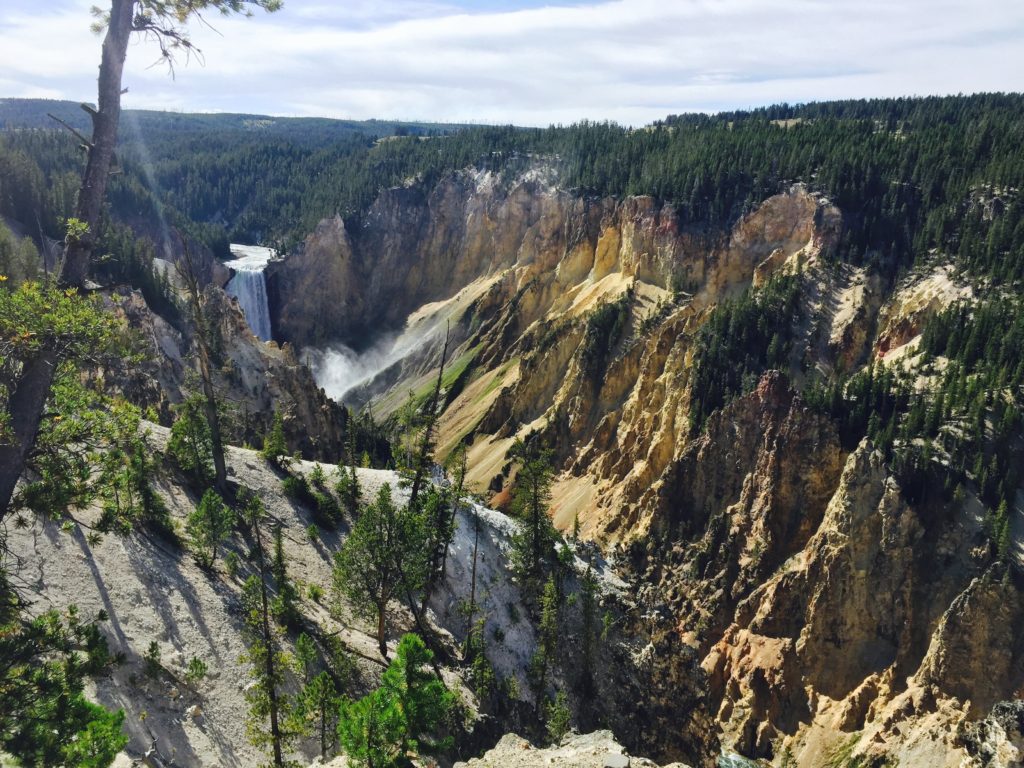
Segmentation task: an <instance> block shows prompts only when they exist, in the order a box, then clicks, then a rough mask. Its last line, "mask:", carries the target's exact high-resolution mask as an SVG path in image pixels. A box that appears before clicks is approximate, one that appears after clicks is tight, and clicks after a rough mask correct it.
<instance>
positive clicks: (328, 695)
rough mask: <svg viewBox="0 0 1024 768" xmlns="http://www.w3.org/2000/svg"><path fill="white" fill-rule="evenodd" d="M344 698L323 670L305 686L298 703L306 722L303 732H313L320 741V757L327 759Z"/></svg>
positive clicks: (300, 713) (297, 699)
mask: <svg viewBox="0 0 1024 768" xmlns="http://www.w3.org/2000/svg"><path fill="white" fill-rule="evenodd" d="M341 703H342V699H341V697H339V696H338V691H337V688H336V687H335V685H334V680H332V679H331V676H330V674H328V673H327V672H321V673H320V674H318V675H316V676H315V677H313V678H311V679H310V680H309V681H308V682H307V683H306V684H305V685H304V686H303V687H302V690H301V692H300V693H299V695H298V697H297V698H296V705H297V707H298V712H299V717H300V718H301V720H302V721H303V722H304V729H303V732H304V733H306V734H310V733H312V734H313V735H315V736H316V737H317V739H318V740H319V742H320V757H321V759H322V760H324V761H326V760H327V756H328V754H329V752H330V751H331V749H332V748H333V745H334V741H335V739H336V736H337V728H338V716H339V710H340V709H341Z"/></svg>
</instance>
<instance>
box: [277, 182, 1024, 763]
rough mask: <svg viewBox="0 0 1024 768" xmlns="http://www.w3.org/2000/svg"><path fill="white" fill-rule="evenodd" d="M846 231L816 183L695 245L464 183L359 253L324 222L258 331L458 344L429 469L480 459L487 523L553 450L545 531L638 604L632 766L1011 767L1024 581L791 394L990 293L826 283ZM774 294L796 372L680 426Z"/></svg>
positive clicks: (366, 237)
mask: <svg viewBox="0 0 1024 768" xmlns="http://www.w3.org/2000/svg"><path fill="white" fill-rule="evenodd" d="M842 227H843V214H842V212H841V211H839V210H838V209H837V208H836V207H835V206H834V205H832V204H831V203H830V202H829V201H828V200H826V199H824V198H822V197H820V196H818V195H815V194H812V193H811V192H809V191H808V190H806V189H805V188H803V187H801V186H794V187H792V188H790V189H788V190H786V191H784V192H783V193H781V194H779V195H776V196H775V197H772V198H769V199H768V200H766V201H765V202H764V203H762V204H761V205H760V206H758V207H756V208H755V209H753V210H751V211H750V212H749V213H747V214H746V215H745V216H743V217H742V218H740V219H739V220H738V221H737V222H736V223H735V225H734V226H732V227H731V228H730V229H728V230H723V231H709V230H707V229H704V228H700V227H696V226H693V225H692V224H690V223H688V222H686V221H684V220H682V219H681V218H680V217H679V215H678V214H677V212H676V211H675V210H674V209H673V208H672V207H671V206H667V205H663V204H660V203H658V202H657V201H655V200H654V199H652V198H649V197H635V198H625V199H621V200H612V199H596V198H587V197H581V196H579V195H576V194H573V193H571V192H569V191H566V190H564V189H562V188H560V187H559V185H558V183H557V178H556V177H555V176H554V174H553V173H552V172H551V171H550V170H549V169H546V168H544V167H542V166H538V167H536V168H534V169H533V170H531V171H529V172H527V173H524V174H521V175H519V176H516V177H506V178H502V177H499V176H496V175H493V174H491V173H488V172H470V171H467V172H462V173H457V174H452V175H449V176H447V177H445V178H443V179H442V180H441V181H440V182H438V183H437V184H436V185H435V186H432V187H430V188H425V187H424V186H423V185H421V184H418V183H410V184H409V185H407V186H405V187H403V188H400V189H395V190H389V191H386V192H384V193H382V194H381V196H380V197H379V198H378V200H377V201H376V203H375V204H374V205H373V207H372V208H371V209H370V212H369V213H368V214H367V215H366V217H365V218H364V219H363V221H362V222H361V223H360V224H359V226H358V227H353V228H352V229H353V231H349V229H348V228H346V226H345V225H344V223H343V222H342V221H341V220H340V219H337V218H336V219H333V220H328V221H325V222H323V223H322V224H321V225H320V227H319V228H318V229H317V231H316V232H314V233H313V234H312V235H311V236H310V238H309V239H308V240H307V242H306V244H305V247H304V248H303V249H302V250H301V251H300V252H299V253H298V254H295V255H293V256H292V257H291V258H290V259H289V260H288V261H286V262H284V263H283V264H281V265H276V266H275V268H274V272H273V273H272V275H271V276H270V285H271V294H272V309H273V311H274V313H275V320H276V326H275V327H276V328H277V329H278V332H279V333H280V334H281V336H282V338H285V339H287V340H289V341H290V342H293V343H294V344H296V345H297V346H300V347H305V346H321V345H324V344H328V343H330V342H344V343H346V344H349V345H351V346H355V347H357V348H358V347H361V346H367V345H369V344H370V343H371V341H372V340H373V338H374V335H375V334H378V333H379V332H380V331H381V330H382V329H388V330H393V331H399V330H401V329H402V327H403V326H405V327H407V328H414V327H443V324H444V323H445V322H446V321H447V322H448V323H450V325H451V337H452V340H453V346H454V347H455V350H454V352H453V353H452V354H451V355H450V356H449V359H448V368H449V371H452V370H453V369H454V370H455V372H456V373H457V375H453V381H452V383H451V384H450V386H448V387H447V389H446V393H445V406H446V407H445V410H444V413H443V414H442V416H441V421H440V427H439V436H438V444H439V449H440V452H441V453H442V455H444V454H446V453H447V452H448V451H450V450H451V449H452V448H453V447H455V446H456V445H459V444H463V445H465V446H466V448H467V451H468V459H469V472H470V476H469V479H470V481H471V484H472V485H473V487H474V490H476V491H478V492H480V493H483V494H486V495H487V496H488V497H489V498H490V499H491V501H492V503H493V504H495V505H497V506H499V507H500V506H503V505H506V504H507V503H508V500H509V488H510V485H511V483H512V481H513V479H514V472H515V469H514V465H513V463H512V462H511V460H510V457H509V454H508V449H509V448H510V447H511V445H512V444H513V442H514V441H515V439H516V438H523V439H527V440H530V439H539V440H541V441H543V442H544V443H546V444H547V445H548V446H550V447H552V448H553V449H554V453H555V459H556V462H557V470H558V474H557V478H556V483H555V488H554V493H553V499H552V507H551V512H552V515H553V516H554V519H555V522H556V524H557V525H559V526H560V527H561V528H563V529H565V530H569V529H572V528H574V527H576V526H578V527H579V529H580V530H581V531H582V533H583V535H584V536H585V537H587V538H591V539H594V540H597V541H598V542H600V543H601V545H602V546H603V547H604V549H605V551H606V552H607V553H609V554H610V555H612V556H613V557H614V558H615V559H616V561H617V562H618V563H619V565H620V568H621V569H622V571H623V572H624V573H626V574H628V575H629V577H630V579H631V583H632V584H633V585H634V589H635V591H636V605H635V611H634V612H633V613H632V614H629V615H630V616H632V618H630V619H628V621H626V624H627V625H628V630H629V632H631V633H632V634H633V636H634V638H638V639H646V640H645V641H646V646H645V651H644V655H643V659H642V663H639V662H638V663H632V662H631V663H630V664H620V665H619V667H618V668H619V669H620V670H627V671H628V672H624V673H622V674H623V675H624V676H620V678H619V679H614V675H613V676H612V677H611V678H610V680H613V681H614V682H610V683H609V685H611V686H612V687H611V688H610V689H609V690H619V691H622V692H624V693H626V694H627V695H626V696H625V698H627V699H628V700H629V701H630V704H629V705H628V706H624V707H623V710H624V712H625V714H623V718H624V719H623V720H621V722H634V720H633V719H630V714H629V713H630V712H632V713H633V715H636V713H637V712H642V713H643V717H642V718H641V720H642V722H643V725H642V726H641V725H640V721H639V720H637V721H635V722H634V724H636V725H637V727H638V729H639V730H638V729H631V730H632V733H633V736H632V737H631V736H628V735H627V736H623V735H621V734H620V738H624V740H625V742H626V743H627V744H628V746H630V748H635V749H639V750H640V751H642V752H644V753H649V754H651V755H652V756H653V757H655V758H657V759H675V758H678V757H687V758H691V759H693V758H694V756H699V755H702V754H708V752H707V750H706V749H705V748H701V747H699V746H695V745H694V743H693V742H694V740H698V741H699V740H701V739H705V740H706V743H705V744H704V747H706V748H710V745H712V744H717V741H718V740H720V741H721V743H722V745H723V746H724V747H725V748H726V749H733V750H736V751H737V752H740V753H741V754H744V755H746V756H748V757H758V758H764V759H769V760H772V761H773V762H775V763H777V764H783V763H786V761H788V760H791V759H792V760H795V761H796V764H798V765H807V766H812V765H814V766H817V765H824V764H835V765H845V764H846V762H844V761H847V760H862V761H863V764H878V765H881V764H884V761H886V760H901V761H904V763H903V764H934V765H943V764H948V765H960V764H961V761H967V762H964V763H963V764H965V765H988V764H991V765H1009V764H1013V763H1012V760H1013V759H1019V758H1020V755H1021V754H1024V742H1022V741H1021V739H1022V736H1021V730H1020V728H1018V726H1017V725H1014V723H1015V722H1017V721H1016V720H1014V718H1015V717H1016V715H1015V714H1014V712H1016V711H1017V709H1014V707H1017V708H1018V709H1019V708H1020V707H1019V705H1020V700H1021V696H1022V690H1021V688H1022V686H1024V655H1022V645H1021V642H1022V641H1021V637H1022V628H1024V601H1022V596H1021V588H1022V584H1021V578H1020V575H1019V572H1018V569H1019V567H1020V566H1021V565H1022V564H1021V563H1019V562H1017V564H1016V566H1010V567H1009V568H1008V567H1007V566H1006V565H1005V564H996V563H995V562H994V561H993V559H992V556H991V553H990V552H989V550H988V548H987V546H985V534H984V531H983V530H982V522H981V520H982V517H983V510H982V508H981V504H980V502H979V501H978V500H977V499H976V498H974V497H973V495H971V494H970V493H967V494H966V495H965V496H962V497H958V498H957V499H956V500H955V501H954V502H951V503H949V504H945V505H941V506H940V507H936V506H934V505H932V506H928V507H924V508H922V507H921V506H916V507H915V506H914V505H912V504H910V503H909V502H908V501H907V499H906V497H905V495H904V494H903V492H902V491H901V489H900V487H899V482H898V480H897V479H896V478H895V476H894V475H893V473H892V472H891V470H890V469H889V468H888V467H887V466H886V464H885V462H884V460H883V459H882V457H881V454H879V453H878V452H877V451H876V450H875V449H874V447H873V446H872V445H870V444H869V443H867V442H866V441H865V442H863V443H861V444H860V445H859V446H857V447H856V448H854V449H853V450H850V449H849V446H847V448H846V449H844V447H843V446H842V445H841V443H840V440H839V436H838V435H837V433H836V429H835V427H834V426H833V424H832V422H831V421H830V420H829V419H828V418H826V417H825V416H823V415H821V414H819V413H817V412H815V411H813V410H811V409H810V408H808V407H807V405H806V404H805V403H804V402H803V400H802V398H801V395H800V391H801V389H802V387H803V384H804V383H805V381H806V379H807V377H808V376H809V375H811V374H812V373H813V372H814V371H816V370H817V371H822V372H826V373H828V372H832V371H837V370H841V371H844V372H847V373H848V372H852V371H856V370H858V369H859V368H861V367H862V366H864V365H866V364H868V363H869V362H876V361H882V360H884V361H886V362H887V363H888V364H901V365H902V364H905V363H906V361H910V360H912V359H913V357H914V355H915V354H916V353H915V349H916V345H917V343H918V341H919V335H920V333H921V329H922V327H923V325H924V323H925V321H926V320H927V318H928V317H929V316H931V314H933V313H935V312H937V311H939V310H940V309H942V308H943V307H945V306H948V305H949V304H951V303H952V302H954V301H959V300H970V299H971V298H972V296H973V295H974V293H975V291H974V288H972V286H970V285H968V284H966V283H965V282H958V280H959V278H957V276H956V275H955V273H954V272H953V270H951V269H950V267H949V266H948V263H947V262H946V261H943V259H942V257H941V254H938V255H936V256H935V257H934V258H933V259H932V260H931V261H929V262H927V263H925V264H924V265H923V266H921V267H919V268H917V269H916V270H915V271H914V272H913V273H911V274H909V275H907V276H905V277H903V278H901V279H900V280H897V279H896V278H895V276H892V275H881V274H878V273H876V272H871V271H869V270H867V269H865V268H863V267H858V266H854V265H850V264H838V263H836V262H835V261H834V260H832V259H830V258H828V255H829V252H830V251H831V249H833V248H834V247H835V246H836V245H837V243H838V242H839V239H840V237H841V234H842ZM781 274H788V275H793V276H794V279H795V280H797V281H798V283H799V295H800V309H801V311H800V313H799V317H798V318H795V319H794V328H793V336H794V342H793V344H792V350H791V355H790V361H789V365H788V366H785V368H786V370H785V371H782V372H769V373H767V374H765V376H764V377H762V379H761V380H760V381H759V382H757V381H754V382H751V386H750V387H748V391H747V394H745V395H743V396H742V397H739V398H738V399H736V400H734V401H733V402H732V403H731V404H730V405H728V406H727V407H726V408H725V409H722V410H720V411H718V412H716V413H714V414H712V416H711V417H710V418H709V419H708V421H707V423H706V424H705V425H704V426H703V428H702V429H699V430H696V429H694V428H693V425H692V419H691V416H692V412H693V407H692V403H691V394H692V391H691V390H692V385H691V376H692V373H693V357H694V348H695V345H694V339H695V337H696V336H697V335H698V334H699V333H700V332H701V328H702V327H703V326H704V324H705V322H706V321H707V319H708V317H709V316H710V315H711V313H712V312H713V310H714V308H715V307H716V306H719V305H721V303H722V302H724V301H727V300H730V299H732V298H735V297H737V296H739V295H740V294H741V293H742V292H743V291H745V290H747V289H750V288H756V287H758V286H762V285H764V284H765V283H766V282H768V281H769V280H771V279H772V278H773V276H776V275H781ZM601 317H604V318H605V319H606V320H607V323H604V321H601V322H599V321H598V319H599V318H601ZM609 318H610V319H609ZM613 321H614V322H613ZM439 354H440V344H438V343H436V336H434V337H430V339H429V340H428V342H426V343H424V344H422V345H421V346H420V347H418V348H413V349H412V350H411V351H410V353H409V354H408V355H407V356H406V357H405V359H404V360H399V361H398V362H396V363H395V364H394V365H393V366H391V369H390V370H389V371H387V372H386V375H385V376H383V377H381V378H380V379H379V380H378V382H377V383H376V385H374V384H371V385H369V386H367V387H364V388H363V389H362V390H361V392H360V393H359V397H360V398H362V400H366V399H370V400H372V403H373V409H374V413H375V414H376V415H377V416H380V417H386V416H387V415H388V414H389V413H391V412H393V411H394V410H396V409H397V408H398V407H399V406H400V405H401V404H402V403H403V402H405V400H406V397H407V394H408V393H409V392H412V393H413V394H414V400H415V399H416V398H417V397H419V398H420V399H422V394H423V392H425V391H426V390H427V389H428V388H429V386H430V382H432V381H433V378H434V377H436V374H437V370H436V368H437V365H438V363H439V359H438V358H439ZM900 361H904V362H903V363H901V362H900ZM1015 514H1017V515H1020V512H1019V510H1017V511H1015ZM1015 530H1017V531H1018V532H1019V531H1020V530H1024V526H1019V527H1017V528H1015ZM1019 559H1020V558H1019V557H1017V558H1016V560H1019ZM633 662H636V660H635V659H634V660H633ZM987 669H991V670H992V674H987V673H986V671H985V670H987ZM637 670H641V671H639V672H638V671H637ZM643 670H646V671H643ZM627 678H628V679H627ZM616 686H617V687H616ZM609 695H614V694H609ZM1015 729H1016V730H1015ZM702 734H703V736H702ZM631 739H633V740H634V741H631ZM993 745H995V746H993ZM993 755H996V757H992V756H993ZM1000 755H1001V756H1000ZM1007 755H1009V756H1010V757H1007ZM1014 755H1016V756H1017V757H1013V756H1014ZM993 760H994V761H995V762H992V761H993ZM971 761H974V762H971ZM985 761H989V762H985ZM1000 761H1002V762H1000ZM1007 761H1009V762H1007ZM788 764H792V763H788ZM851 764H853V763H851Z"/></svg>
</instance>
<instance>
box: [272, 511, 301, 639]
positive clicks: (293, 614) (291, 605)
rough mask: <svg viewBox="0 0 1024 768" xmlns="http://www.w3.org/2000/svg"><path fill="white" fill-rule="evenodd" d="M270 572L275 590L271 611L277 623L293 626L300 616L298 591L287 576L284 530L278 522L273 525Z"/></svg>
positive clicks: (296, 623)
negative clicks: (272, 556)
mask: <svg viewBox="0 0 1024 768" xmlns="http://www.w3.org/2000/svg"><path fill="white" fill-rule="evenodd" d="M270 572H271V573H272V574H273V575H274V588H275V589H276V590H277V595H276V596H275V597H274V600H273V603H272V604H271V611H272V613H273V614H274V618H275V619H276V620H277V622H278V623H279V624H281V625H282V626H285V627H291V628H294V627H296V626H297V625H298V623H299V621H300V619H301V618H302V616H301V614H300V613H299V608H298V601H299V593H298V590H297V589H296V588H295V584H293V583H292V580H291V578H289V576H288V563H287V560H286V558H285V553H284V531H283V527H282V526H281V525H280V524H278V525H275V526H274V559H273V560H272V561H271V565H270Z"/></svg>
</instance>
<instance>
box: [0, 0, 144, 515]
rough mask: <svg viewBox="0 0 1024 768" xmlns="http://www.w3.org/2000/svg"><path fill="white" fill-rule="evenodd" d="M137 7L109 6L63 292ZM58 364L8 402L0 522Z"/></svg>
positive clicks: (92, 211) (92, 194)
mask: <svg viewBox="0 0 1024 768" xmlns="http://www.w3.org/2000/svg"><path fill="white" fill-rule="evenodd" d="M134 9H135V0H112V2H111V7H110V23H109V25H108V26H107V34H106V36H105V37H104V39H103V55H102V59H101V62H100V74H99V97H98V103H97V107H98V108H97V109H95V110H94V109H92V108H86V111H87V112H89V114H90V116H91V117H92V139H91V141H90V142H89V144H88V145H87V147H86V149H87V151H88V160H87V163H86V167H85V174H84V175H83V176H82V186H81V187H80V188H79V191H78V204H77V206H76V209H75V217H76V218H77V219H78V220H79V221H81V222H82V223H84V224H85V225H86V227H87V228H88V229H87V231H86V232H85V233H83V234H82V235H81V236H79V237H73V238H69V239H68V241H67V244H66V246H65V250H64V260H63V263H62V264H61V265H60V267H59V268H58V270H57V274H56V278H57V284H58V285H59V286H61V287H64V288H73V289H78V288H81V287H82V286H83V284H84V283H85V278H86V275H87V273H88V269H89V259H90V257H91V255H92V249H93V246H94V244H95V237H96V232H97V230H98V229H99V225H100V215H101V213H102V211H103V200H104V197H105V196H106V192H107V178H108V177H109V175H110V165H111V163H112V161H113V159H114V148H115V146H116V145H117V126H118V123H119V122H120V119H121V75H122V74H123V72H124V60H125V57H126V55H127V52H128V38H129V37H130V35H131V33H132V16H133V12H134ZM59 363H60V360H59V357H58V355H57V353H56V351H54V350H42V351H40V352H39V353H38V354H36V355H35V356H34V357H33V358H32V359H30V360H28V361H26V363H25V364H24V366H23V367H22V370H21V373H20V375H19V377H18V380H17V382H16V383H15V385H14V387H12V389H11V393H10V397H9V400H8V409H9V411H10V414H11V438H10V439H11V442H10V443H3V444H0V520H2V519H3V517H4V516H5V515H6V514H7V512H8V511H9V509H10V505H11V498H12V497H13V496H14V489H15V486H16V485H17V483H18V478H19V477H21V475H22V473H23V472H24V471H25V464H26V462H27V461H28V459H29V456H30V454H31V452H32V449H33V447H34V446H35V443H36V437H37V436H38V434H39V425H40V423H41V422H42V419H43V408H44V406H45V405H46V398H47V397H48V395H49V393H50V386H51V385H52V384H53V377H54V375H55V374H56V371H57V366H58V364H59Z"/></svg>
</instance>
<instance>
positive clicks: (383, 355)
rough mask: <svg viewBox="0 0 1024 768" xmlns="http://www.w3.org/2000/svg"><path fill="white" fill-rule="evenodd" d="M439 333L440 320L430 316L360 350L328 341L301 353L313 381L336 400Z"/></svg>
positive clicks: (441, 330) (341, 398)
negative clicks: (324, 345)
mask: <svg viewBox="0 0 1024 768" xmlns="http://www.w3.org/2000/svg"><path fill="white" fill-rule="evenodd" d="M442 334H444V326H443V321H441V320H437V319H434V321H433V322H429V323H428V322H421V323H419V324H416V325H414V326H413V327H411V328H406V330H405V331H404V332H403V333H402V334H401V335H398V336H395V335H394V334H389V335H386V336H384V337H383V338H381V339H378V340H377V341H376V343H374V344H373V346H371V347H370V348H369V349H367V350H364V351H363V352H356V351H355V350H353V349H350V348H349V347H346V346H345V345H344V344H332V345H331V346H329V347H326V348H324V349H307V350H306V351H305V352H304V354H305V357H306V360H307V362H308V363H309V367H310V369H311V370H312V371H313V378H314V379H316V383H317V384H319V385H320V386H321V387H323V388H324V391H325V392H326V393H327V395H328V397H331V398H333V399H334V400H337V401H338V402H339V403H340V402H343V401H344V399H345V395H347V394H348V393H349V392H350V391H352V390H353V389H355V388H356V387H358V386H360V385H362V384H366V383H367V382H369V381H372V380H373V379H374V378H375V377H376V376H377V375H378V374H380V373H382V372H383V371H385V370H387V369H388V368H390V367H391V366H392V365H394V364H395V363H397V362H398V361H399V360H401V359H403V358H405V357H407V356H409V355H410V354H412V353H413V352H415V351H417V350H418V349H419V348H420V347H422V346H423V345H424V344H426V343H427V342H429V341H430V340H431V339H433V338H434V337H436V336H439V335H442Z"/></svg>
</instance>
